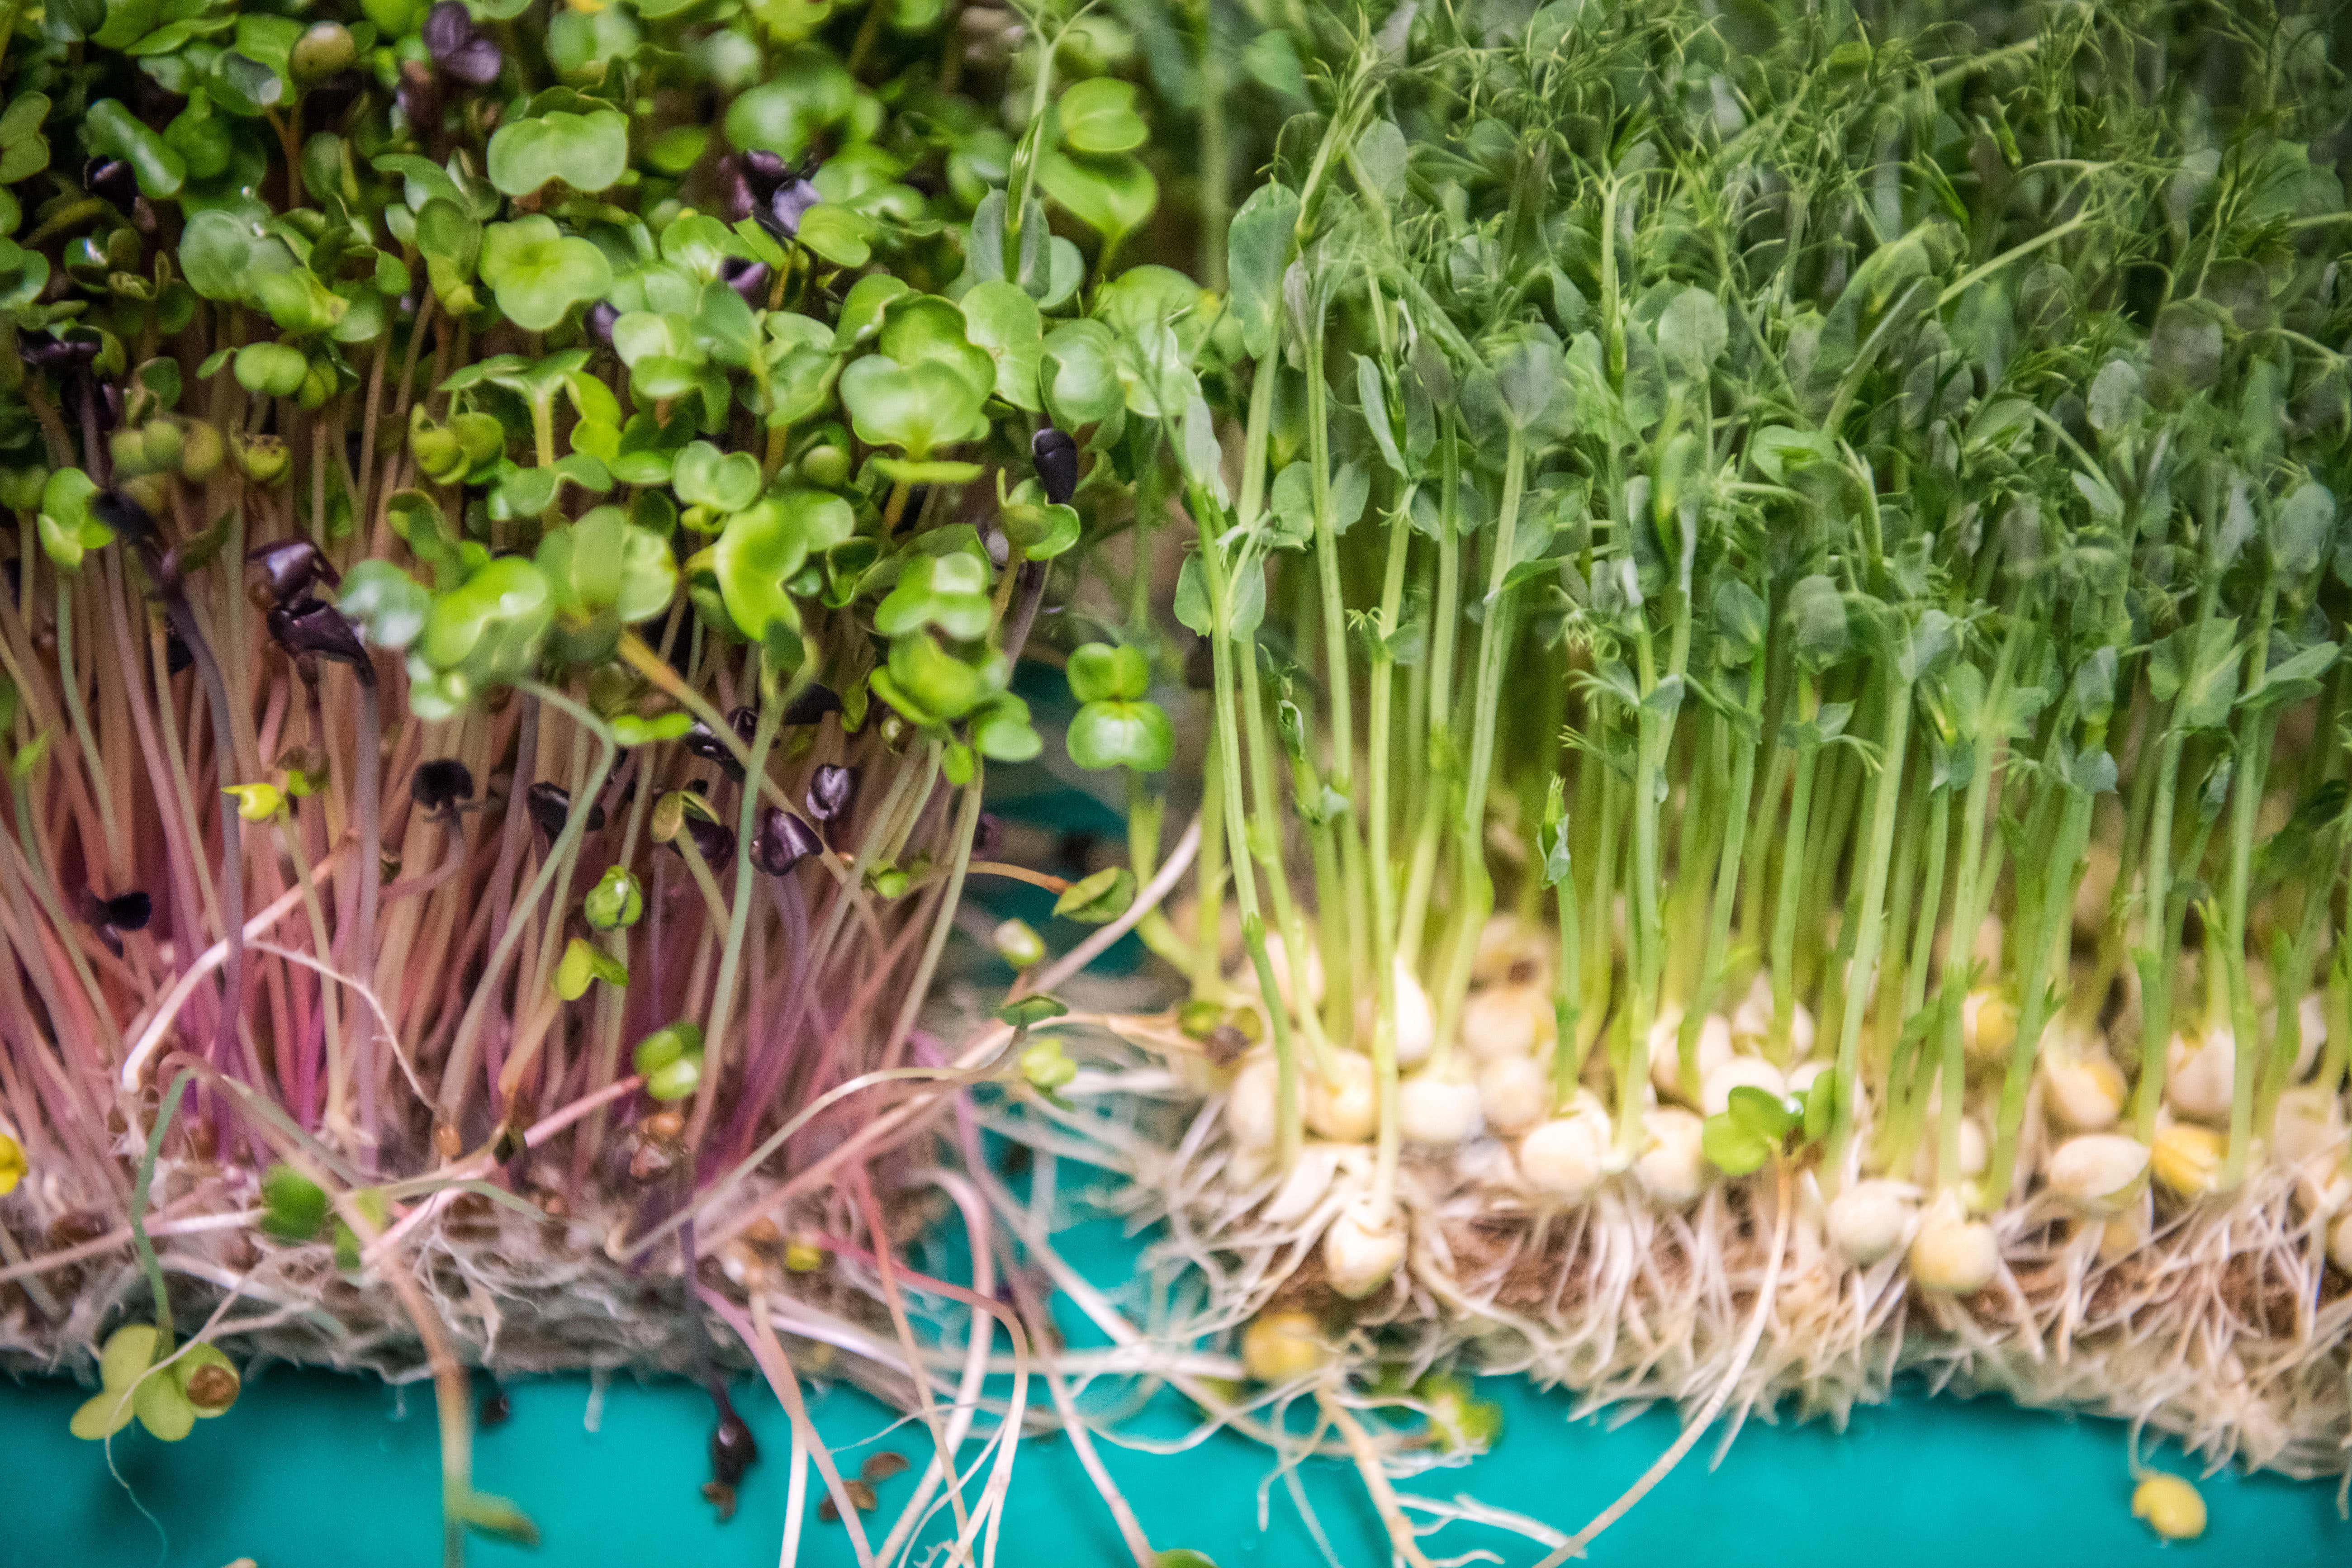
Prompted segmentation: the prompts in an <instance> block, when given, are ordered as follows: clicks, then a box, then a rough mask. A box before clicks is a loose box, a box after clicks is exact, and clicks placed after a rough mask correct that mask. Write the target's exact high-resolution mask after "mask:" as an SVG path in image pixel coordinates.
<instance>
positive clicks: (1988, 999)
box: [1960, 985, 2017, 1062]
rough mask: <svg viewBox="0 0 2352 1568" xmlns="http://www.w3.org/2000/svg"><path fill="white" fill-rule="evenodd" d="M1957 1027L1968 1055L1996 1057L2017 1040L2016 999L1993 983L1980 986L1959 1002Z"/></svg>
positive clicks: (1977, 1058) (2000, 1055) (1982, 1058)
mask: <svg viewBox="0 0 2352 1568" xmlns="http://www.w3.org/2000/svg"><path fill="white" fill-rule="evenodd" d="M1960 1029H1961V1033H1962V1038H1963V1040H1964V1042H1965V1046H1966V1048H1967V1051H1968V1054H1969V1056H1970V1057H1971V1058H1975V1059H1976V1060H1978V1061H1980V1062H1981V1061H1996V1060H1999V1059H2000V1058H2002V1057H2004V1056H2006V1055H2008V1054H2009V1047H2011V1046H2012V1045H2014V1044H2015V1043H2016V1041H2017V1002H2016V999H2015V998H2013V997H2011V995H2010V994H2009V993H2007V992H2005V991H2001V990H1998V989H1995V988H1994V987H1992V986H1990V985H1984V986H1979V987H1978V988H1977V989H1976V990H1974V991H1971V992H1969V994H1968V1000H1967V1001H1966V1002H1964V1003H1963V1004H1962V1005H1961V1007H1960Z"/></svg>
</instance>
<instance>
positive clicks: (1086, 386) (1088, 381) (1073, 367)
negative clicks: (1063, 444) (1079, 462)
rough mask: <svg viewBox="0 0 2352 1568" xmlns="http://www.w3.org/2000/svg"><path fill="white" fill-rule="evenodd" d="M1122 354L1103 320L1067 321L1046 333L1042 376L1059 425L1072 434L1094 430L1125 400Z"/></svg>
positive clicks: (1041, 359) (1055, 420) (1046, 399)
mask: <svg viewBox="0 0 2352 1568" xmlns="http://www.w3.org/2000/svg"><path fill="white" fill-rule="evenodd" d="M1117 349H1118V340H1117V339H1115V338H1114V337H1113V336H1112V335H1111V331H1110V329H1109V328H1108V327H1106V326H1104V325H1103V324H1102V323H1101V322H1100V321H1065V322H1064V323H1063V324H1062V325H1060V326H1058V327H1055V329H1054V330H1053V331H1051V332H1050V333H1048V334H1046V338H1045V345H1044V349H1043V352H1042V353H1041V355H1040V358H1039V376H1040V379H1041V380H1042V381H1043V382H1044V388H1043V390H1044V392H1045V406H1046V408H1047V409H1048V410H1049V411H1050V412H1051V413H1052V414H1053V416H1054V422H1055V424H1057V425H1059V426H1062V427H1063V428H1064V429H1067V430H1075V429H1077V428H1078V427H1080V426H1086V425H1092V424H1094V423H1096V422H1097V420H1102V419H1108V418H1109V417H1110V416H1111V415H1112V414H1113V413H1114V412H1116V411H1117V410H1118V408H1119V407H1120V405H1122V404H1123V403H1124V402H1125V401H1126V396H1127V395H1126V393H1125V391H1124V390H1123V389H1122V388H1121V387H1120V385H1119V380H1118V362H1117V358H1116V354H1117Z"/></svg>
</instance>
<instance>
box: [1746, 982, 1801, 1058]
mask: <svg viewBox="0 0 2352 1568" xmlns="http://www.w3.org/2000/svg"><path fill="white" fill-rule="evenodd" d="M1731 1037H1732V1040H1733V1042H1734V1043H1735V1044H1737V1045H1738V1047H1739V1048H1740V1049H1742V1050H1747V1051H1752V1050H1757V1049H1759V1048H1761V1047H1762V1046H1763V1045H1764V1043H1765V1042H1766V1041H1767V1040H1769V1039H1770V1038H1771V1037H1772V981H1771V978H1770V977H1769V975H1765V974H1760V973H1759V975H1757V977H1756V979H1755V981H1754V983H1753V984H1750V985H1749V986H1748V994H1747V996H1746V997H1745V998H1744V999H1743V1000H1742V1001H1741V1002H1740V1004H1739V1006H1738V1010H1737V1011H1735V1012H1734V1013H1733V1014H1732V1015H1731ZM1789 1052H1790V1055H1791V1056H1793V1057H1796V1058H1798V1059H1800V1060H1801V1059H1803V1058H1806V1057H1809V1056H1811V1055H1812V1054H1813V1014H1812V1010H1811V1008H1809V1007H1807V1006H1806V1005H1804V1004H1803V1003H1802V1002H1799V1003H1795V1004H1793V1005H1792V1011H1790V1015H1789Z"/></svg>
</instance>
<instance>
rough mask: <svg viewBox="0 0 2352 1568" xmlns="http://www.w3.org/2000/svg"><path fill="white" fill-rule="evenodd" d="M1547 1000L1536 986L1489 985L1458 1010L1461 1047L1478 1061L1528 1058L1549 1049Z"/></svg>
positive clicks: (1550, 1015)
mask: <svg viewBox="0 0 2352 1568" xmlns="http://www.w3.org/2000/svg"><path fill="white" fill-rule="evenodd" d="M1555 1033H1556V1032H1555V1030H1554V1029H1553V1026H1552V1010H1551V997H1550V995H1549V994H1548V993H1546V992H1545V991H1544V990H1543V989H1542V988H1541V987H1540V986H1537V985H1527V984H1510V985H1490V986H1488V987H1487V988H1486V990H1484V991H1481V992H1479V993H1478V994H1475V995H1474V996H1472V997H1471V998H1470V1000H1469V1002H1468V1003H1467V1004H1465V1005H1464V1007H1463V1009H1462V1045H1463V1048H1464V1049H1465V1050H1467V1051H1468V1052H1469V1053H1470V1054H1471V1055H1472V1056H1474V1057H1476V1058H1479V1059H1480V1060H1481V1061H1493V1060H1494V1059H1496V1058H1497V1057H1531V1056H1535V1055H1537V1054H1538V1052H1540V1051H1543V1050H1546V1049H1548V1048H1549V1047H1550V1045H1551V1043H1552V1040H1553V1038H1554V1037H1555Z"/></svg>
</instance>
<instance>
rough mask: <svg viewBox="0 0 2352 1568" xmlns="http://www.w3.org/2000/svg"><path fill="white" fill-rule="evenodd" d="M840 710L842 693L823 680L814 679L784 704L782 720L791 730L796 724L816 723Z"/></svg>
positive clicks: (785, 726)
mask: <svg viewBox="0 0 2352 1568" xmlns="http://www.w3.org/2000/svg"><path fill="white" fill-rule="evenodd" d="M840 711H841V694H840V693H839V692H837V691H835V689H833V688H832V687H830V686H827V685H825V684H824V682H822V681H816V680H812V681H810V682H809V683H808V684H807V685H806V686H803V687H802V688H801V689H800V690H799V692H798V693H796V694H795V695H794V696H793V700H791V701H790V702H787V703H785V704H784V716H783V719H782V724H783V726H784V728H786V729H788V730H789V729H791V728H792V727H793V726H794V725H796V724H814V723H815V722H816V721H818V720H820V719H823V718H824V716H825V715H826V714H828V713H838V712H840Z"/></svg>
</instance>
